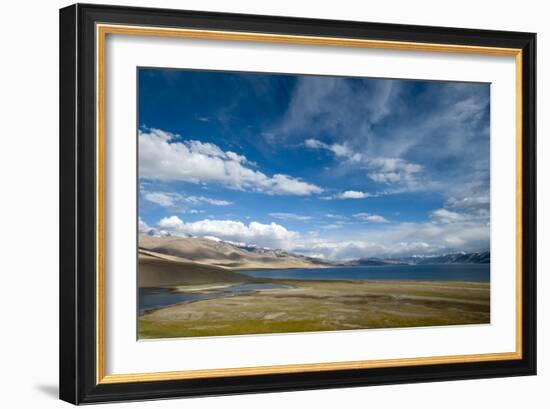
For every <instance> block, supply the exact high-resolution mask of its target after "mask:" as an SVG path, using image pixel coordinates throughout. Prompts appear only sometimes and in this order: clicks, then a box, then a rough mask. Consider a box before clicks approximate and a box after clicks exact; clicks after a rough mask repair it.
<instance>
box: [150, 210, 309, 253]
mask: <svg viewBox="0 0 550 409" xmlns="http://www.w3.org/2000/svg"><path fill="white" fill-rule="evenodd" d="M157 228H158V229H159V231H160V233H161V234H162V233H170V234H174V235H191V236H199V237H205V236H213V237H217V238H219V239H221V240H225V241H231V242H237V243H246V244H253V245H256V246H260V247H269V248H281V249H290V248H292V246H293V242H294V241H295V240H296V239H297V238H298V236H299V234H298V233H296V232H293V231H290V230H287V229H286V228H285V227H283V226H281V225H279V224H277V223H271V224H263V223H259V222H255V221H253V222H250V223H249V224H248V225H246V224H244V223H242V222H240V221H234V220H209V219H205V220H199V221H196V222H184V221H182V220H181V219H180V218H179V217H177V216H170V217H165V218H163V219H162V220H160V221H159V223H158V225H157Z"/></svg>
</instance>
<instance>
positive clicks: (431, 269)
mask: <svg viewBox="0 0 550 409" xmlns="http://www.w3.org/2000/svg"><path fill="white" fill-rule="evenodd" d="M241 274H246V275H249V276H252V277H258V278H290V279H299V280H422V281H475V282H489V280H490V264H416V265H384V266H350V267H331V268H296V269H289V270H259V271H244V272H241Z"/></svg>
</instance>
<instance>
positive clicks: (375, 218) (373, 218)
mask: <svg viewBox="0 0 550 409" xmlns="http://www.w3.org/2000/svg"><path fill="white" fill-rule="evenodd" d="M353 217H355V218H357V219H360V220H364V221H366V222H374V223H389V221H388V220H387V219H386V218H385V217H384V216H380V215H378V214H371V213H356V214H354V215H353Z"/></svg>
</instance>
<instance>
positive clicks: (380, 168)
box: [304, 138, 425, 199]
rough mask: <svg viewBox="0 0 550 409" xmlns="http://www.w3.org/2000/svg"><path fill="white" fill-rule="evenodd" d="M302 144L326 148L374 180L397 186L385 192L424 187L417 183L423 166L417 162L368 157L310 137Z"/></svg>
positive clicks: (344, 197)
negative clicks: (359, 168)
mask: <svg viewBox="0 0 550 409" xmlns="http://www.w3.org/2000/svg"><path fill="white" fill-rule="evenodd" d="M304 144H305V146H306V147H307V148H310V149H325V150H328V151H330V152H332V153H333V154H334V155H335V156H336V157H338V158H344V159H345V160H346V161H347V162H346V163H348V164H351V165H356V166H360V167H361V168H363V169H366V171H367V175H368V176H369V177H370V178H371V179H372V180H374V181H375V182H378V183H382V184H386V185H397V186H398V188H399V189H397V190H395V191H394V192H386V193H395V192H402V191H414V190H417V189H419V188H421V187H425V185H422V184H421V183H419V174H420V173H421V172H422V170H423V167H422V166H421V165H419V164H416V163H411V162H407V161H405V160H403V159H400V158H386V157H377V158H368V157H367V156H365V155H363V154H361V153H358V152H354V151H353V150H352V149H350V148H349V147H348V146H347V145H346V144H338V143H333V144H327V143H324V142H321V141H319V140H317V139H312V138H310V139H307V140H306V141H305V143H304ZM350 192H352V191H350ZM344 193H347V192H344ZM366 197H368V196H366ZM336 198H339V199H350V198H353V199H357V198H362V197H346V196H345V195H343V196H342V195H340V197H338V196H337V197H336Z"/></svg>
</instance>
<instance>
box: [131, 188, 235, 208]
mask: <svg viewBox="0 0 550 409" xmlns="http://www.w3.org/2000/svg"><path fill="white" fill-rule="evenodd" d="M142 194H143V198H144V199H145V200H148V201H150V202H152V203H155V204H158V205H159V206H162V207H166V208H174V207H181V205H182V204H191V205H200V204H204V203H206V204H209V205H212V206H229V205H231V204H233V202H230V201H227V200H221V199H213V198H210V197H206V196H194V195H190V196H186V195H183V194H181V193H176V192H148V191H143V192H142Z"/></svg>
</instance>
